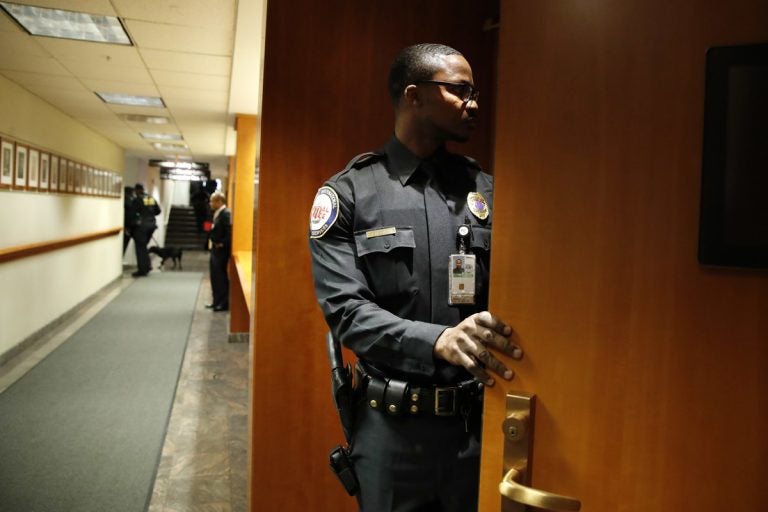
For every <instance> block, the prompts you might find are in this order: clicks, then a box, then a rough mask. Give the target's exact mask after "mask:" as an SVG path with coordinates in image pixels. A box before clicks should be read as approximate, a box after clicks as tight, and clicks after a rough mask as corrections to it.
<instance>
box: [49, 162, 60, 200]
mask: <svg viewBox="0 0 768 512" xmlns="http://www.w3.org/2000/svg"><path fill="white" fill-rule="evenodd" d="M48 189H49V190H50V191H51V192H58V191H59V157H58V156H56V155H51V184H50V186H49V187H48Z"/></svg>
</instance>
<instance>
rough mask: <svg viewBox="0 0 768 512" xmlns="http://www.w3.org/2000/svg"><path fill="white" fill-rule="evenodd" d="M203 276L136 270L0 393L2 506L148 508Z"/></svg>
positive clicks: (103, 511) (27, 510)
mask: <svg viewBox="0 0 768 512" xmlns="http://www.w3.org/2000/svg"><path fill="white" fill-rule="evenodd" d="M201 280H202V274H200V273H197V272H164V273H161V274H157V273H154V274H151V275H150V276H149V277H145V278H141V279H137V280H136V282H134V283H133V284H132V285H130V286H129V287H128V288H127V289H125V290H124V291H123V292H122V293H121V294H120V295H119V296H117V297H116V298H115V299H114V300H113V301H112V302H110V303H109V304H108V305H107V306H106V307H105V308H104V309H103V310H102V311H101V312H99V313H98V314H97V315H96V316H95V317H94V318H93V319H91V320H90V321H89V322H88V323H87V324H85V325H84V326H83V327H82V328H81V329H80V330H79V331H77V332H76V333H75V334H74V335H73V336H72V337H71V338H70V339H69V340H67V341H66V342H65V343H64V344H62V345H61V346H60V347H59V348H58V349H56V350H55V351H54V352H53V353H51V354H50V355H49V356H48V357H47V358H46V359H44V360H43V361H42V362H41V363H40V364H39V365H38V366H36V367H35V368H33V369H32V370H31V371H30V372H29V373H27V374H26V375H25V376H24V377H22V378H21V379H20V380H19V381H18V382H16V383H15V384H13V385H12V386H11V387H10V388H8V389H7V390H6V391H5V392H4V393H2V394H0V511H2V512H47V511H51V512H54V511H55V512H66V511H72V512H75V511H77V512H89V511H93V512H122V511H125V512H141V511H142V510H145V509H146V507H147V504H148V500H149V497H150V495H151V491H152V484H153V480H154V476H155V472H156V468H157V464H158V461H159V456H160V450H161V448H162V445H163V439H164V437H165V431H166V427H167V423H168V418H169V415H170V410H171V406H172V404H173V398H174V393H175V391H176V383H177V380H178V376H179V371H180V368H181V363H182V360H183V357H184V351H185V347H186V343H187V338H188V335H189V329H190V325H191V321H192V314H193V313H194V309H195V302H196V299H197V294H198V289H199V287H200V283H201Z"/></svg>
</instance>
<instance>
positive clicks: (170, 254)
mask: <svg viewBox="0 0 768 512" xmlns="http://www.w3.org/2000/svg"><path fill="white" fill-rule="evenodd" d="M149 252H150V253H151V254H157V255H158V256H160V258H162V261H161V262H160V266H159V267H158V268H163V265H165V260H167V259H169V258H170V259H172V260H173V268H176V264H177V263H178V264H179V270H182V268H181V253H182V250H181V249H179V248H178V247H158V246H156V245H153V246H152V247H150V248H149Z"/></svg>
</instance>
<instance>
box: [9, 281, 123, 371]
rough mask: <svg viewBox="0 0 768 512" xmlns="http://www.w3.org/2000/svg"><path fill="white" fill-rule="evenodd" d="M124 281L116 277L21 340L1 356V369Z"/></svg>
mask: <svg viewBox="0 0 768 512" xmlns="http://www.w3.org/2000/svg"><path fill="white" fill-rule="evenodd" d="M122 280H123V276H122V275H120V276H118V277H116V278H115V279H114V280H112V281H110V282H109V283H107V284H106V285H104V286H103V287H102V288H101V289H99V290H98V291H96V292H94V293H92V294H91V295H90V296H88V297H87V298H85V299H84V300H82V301H81V302H79V303H78V304H76V305H75V306H73V307H72V308H70V309H69V310H68V311H66V312H65V313H63V314H62V315H61V316H59V317H58V318H55V319H54V320H52V321H50V322H49V323H47V324H46V325H44V326H43V327H41V328H40V329H38V330H37V331H35V332H33V333H32V334H30V335H29V336H27V337H26V338H24V339H23V340H21V341H20V342H19V343H18V344H16V345H14V346H13V347H11V348H10V349H8V350H6V351H5V352H3V353H2V354H0V368H2V367H3V366H4V365H5V364H7V363H8V362H9V361H11V360H12V359H14V358H15V357H17V356H18V355H20V354H22V353H23V352H25V351H26V350H27V349H29V348H31V347H34V346H35V344H37V343H38V342H40V341H41V340H43V339H45V338H46V337H47V336H49V335H50V334H51V333H53V332H55V331H56V330H57V329H59V328H61V327H62V326H63V325H65V324H66V323H67V322H69V321H71V320H72V319H74V318H76V317H77V316H78V315H79V314H80V313H82V311H83V310H84V309H87V308H88V307H90V306H92V305H93V304H95V303H96V302H98V301H99V300H101V299H102V298H103V296H104V295H106V294H107V293H109V292H111V291H112V290H114V288H115V287H117V286H120V284H121V281H122Z"/></svg>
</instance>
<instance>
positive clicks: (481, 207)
mask: <svg viewBox="0 0 768 512" xmlns="http://www.w3.org/2000/svg"><path fill="white" fill-rule="evenodd" d="M467 206H468V207H469V211H471V212H472V215H474V216H475V217H477V218H478V219H480V220H485V219H487V218H488V214H489V213H490V210H489V209H488V202H487V201H486V200H485V198H484V197H483V195H482V194H481V193H480V192H470V193H469V194H467Z"/></svg>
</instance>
